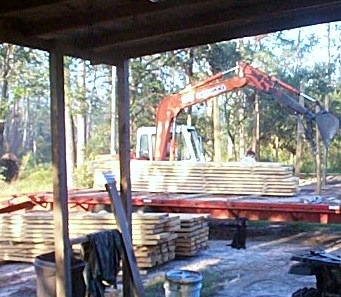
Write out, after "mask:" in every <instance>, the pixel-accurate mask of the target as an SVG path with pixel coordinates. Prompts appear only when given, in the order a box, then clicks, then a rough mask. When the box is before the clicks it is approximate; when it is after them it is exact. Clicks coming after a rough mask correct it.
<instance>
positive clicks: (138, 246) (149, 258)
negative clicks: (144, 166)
mask: <svg viewBox="0 0 341 297" xmlns="http://www.w3.org/2000/svg"><path fill="white" fill-rule="evenodd" d="M116 228H117V225H116V221H115V218H114V216H113V215H112V214H111V213H107V212H100V213H87V212H70V214H69V234H70V239H71V240H72V239H75V238H79V237H82V236H86V235H87V234H91V233H95V232H98V231H100V230H108V229H109V230H110V229H116ZM179 229H180V219H179V216H177V215H173V216H169V215H168V214H165V213H160V214H159V213H146V214H138V213H133V214H132V241H133V249H134V251H135V253H136V260H137V264H138V267H139V269H142V270H145V269H149V268H152V267H154V266H156V265H160V264H162V263H165V262H167V261H171V260H172V259H174V258H175V240H176V238H177V234H176V231H177V230H179ZM53 234H54V225H53V214H52V213H51V212H47V211H46V212H43V211H42V212H29V213H25V214H3V215H0V236H1V237H0V260H5V261H23V262H32V261H34V259H35V257H36V256H38V255H40V254H42V253H46V252H49V251H53V250H54V236H53Z"/></svg>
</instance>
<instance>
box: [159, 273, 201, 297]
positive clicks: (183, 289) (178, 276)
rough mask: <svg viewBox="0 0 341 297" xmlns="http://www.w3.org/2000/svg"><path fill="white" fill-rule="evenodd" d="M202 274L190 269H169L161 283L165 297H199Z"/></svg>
mask: <svg viewBox="0 0 341 297" xmlns="http://www.w3.org/2000/svg"><path fill="white" fill-rule="evenodd" d="M201 281H202V275H201V273H199V272H196V271H190V270H170V271H168V272H167V273H166V281H165V284H164V285H163V287H164V289H165V297H200V290H201V287H202V283H201Z"/></svg>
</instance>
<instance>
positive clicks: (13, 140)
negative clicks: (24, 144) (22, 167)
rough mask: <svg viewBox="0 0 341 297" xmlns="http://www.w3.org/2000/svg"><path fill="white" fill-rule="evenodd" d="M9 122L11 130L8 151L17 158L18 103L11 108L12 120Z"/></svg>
mask: <svg viewBox="0 0 341 297" xmlns="http://www.w3.org/2000/svg"><path fill="white" fill-rule="evenodd" d="M10 121H11V125H10V126H11V130H10V137H9V139H10V142H9V143H10V144H9V150H10V152H11V153H13V154H14V155H16V156H17V153H18V152H17V151H18V146H19V130H18V129H19V125H20V123H19V113H18V103H17V102H15V103H14V104H13V108H12V118H11V119H10Z"/></svg>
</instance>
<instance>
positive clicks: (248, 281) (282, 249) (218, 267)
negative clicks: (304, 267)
mask: <svg viewBox="0 0 341 297" xmlns="http://www.w3.org/2000/svg"><path fill="white" fill-rule="evenodd" d="M340 241H341V232H328V231H327V232H326V230H324V231H323V232H321V231H314V232H304V233H295V234H286V235H285V234H282V233H281V232H278V234H276V232H273V230H272V234H270V235H263V236H256V237H253V236H251V237H248V239H247V247H246V249H245V250H244V249H241V250H237V249H232V248H231V247H229V246H226V244H228V243H230V242H231V241H230V240H210V241H209V247H208V248H207V249H206V250H204V251H202V252H200V253H199V254H198V255H197V256H193V257H189V258H184V259H177V260H174V261H171V262H169V263H167V264H165V265H162V266H160V267H159V268H157V269H154V270H153V271H152V272H150V273H148V274H147V275H143V276H142V278H143V281H144V284H148V283H149V282H151V281H152V280H153V279H155V278H159V277H162V276H164V274H165V272H167V271H169V270H172V269H186V270H194V271H200V272H204V271H206V274H204V273H203V275H207V272H209V273H212V275H214V273H218V274H220V275H224V277H223V280H221V279H220V281H219V283H217V284H216V285H217V286H219V287H220V289H219V292H218V294H216V295H215V296H214V297H289V296H291V294H292V293H293V292H294V291H296V290H297V289H299V288H302V287H313V286H314V283H315V279H314V277H311V276H296V275H290V274H288V270H289V268H290V265H291V264H293V262H292V261H290V258H291V256H293V255H297V254H302V253H304V252H306V251H309V250H311V249H324V250H326V251H327V252H332V253H334V254H336V255H338V254H340V253H341V243H340ZM203 289H204V288H203ZM203 289H202V290H203ZM35 292H36V276H35V272H34V267H33V265H30V264H22V263H1V264H0V297H5V296H6V297H11V296H12V297H14V296H15V297H24V296H25V297H30V296H36V293H35Z"/></svg>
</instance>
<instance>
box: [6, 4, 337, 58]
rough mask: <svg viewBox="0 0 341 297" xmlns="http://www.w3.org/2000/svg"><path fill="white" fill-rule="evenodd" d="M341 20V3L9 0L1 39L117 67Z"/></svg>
mask: <svg viewBox="0 0 341 297" xmlns="http://www.w3.org/2000/svg"><path fill="white" fill-rule="evenodd" d="M154 1H155V0H154ZM340 19H341V0H334V1H321V0H300V1H297V0H295V1H293V0H287V1H283V0H226V1H223V0H181V1H180V0H159V1H158V2H152V1H148V0H21V1H13V0H2V1H1V5H0V42H8V43H13V44H18V45H22V46H28V47H32V48H38V49H42V50H47V51H51V50H54V49H55V48H58V49H59V50H60V51H61V52H62V53H63V54H64V55H68V56H73V57H79V58H82V59H86V60H90V61H92V62H93V63H105V64H116V63H117V61H118V60H121V59H122V58H124V59H126V58H133V57H139V56H144V55H148V54H154V53H158V52H164V51H168V50H174V49H179V48H186V47H192V46H198V45H202V44H207V43H213V42H219V41H224V40H231V39H234V38H238V37H244V36H253V35H258V34H264V33H269V32H274V31H279V30H284V29H291V28H295V27H302V26H307V25H313V24H318V23H325V22H332V21H339V20H340Z"/></svg>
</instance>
